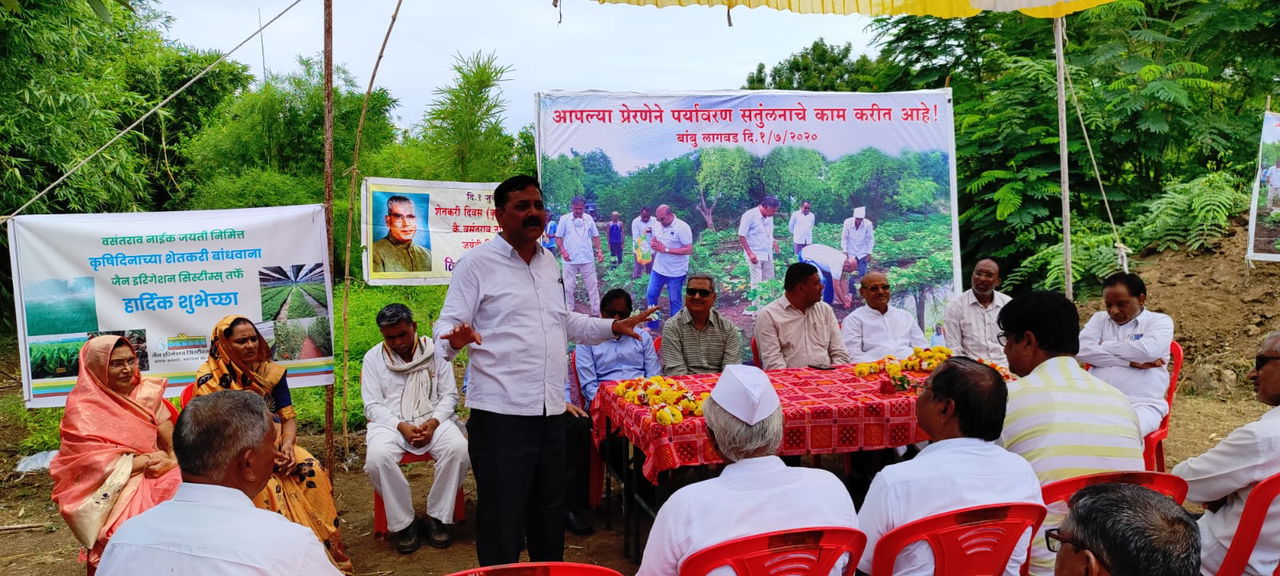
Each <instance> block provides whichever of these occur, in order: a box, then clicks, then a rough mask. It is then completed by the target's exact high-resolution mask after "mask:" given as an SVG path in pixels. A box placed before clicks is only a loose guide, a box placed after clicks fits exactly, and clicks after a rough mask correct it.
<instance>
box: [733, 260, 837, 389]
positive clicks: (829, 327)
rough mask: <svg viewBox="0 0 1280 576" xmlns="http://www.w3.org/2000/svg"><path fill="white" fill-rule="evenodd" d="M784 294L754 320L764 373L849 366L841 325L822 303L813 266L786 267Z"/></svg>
mask: <svg viewBox="0 0 1280 576" xmlns="http://www.w3.org/2000/svg"><path fill="white" fill-rule="evenodd" d="M782 289H783V291H784V293H783V294H782V296H780V297H779V298H778V299H777V300H774V301H773V302H770V303H769V304H768V305H767V306H765V307H764V308H763V309H762V310H761V311H760V316H759V317H758V318H756V336H755V338H756V348H757V349H758V350H759V353H760V358H758V360H759V362H760V364H762V366H761V367H762V368H764V369H765V370H778V369H780V368H803V367H805V366H834V365H836V364H848V363H849V353H848V352H845V350H844V344H843V343H842V342H841V341H840V324H838V323H837V322H836V313H835V311H833V310H832V309H831V305H830V304H827V303H826V302H823V301H822V280H821V279H820V278H819V274H818V268H817V267H816V266H814V265H813V264H806V263H804V262H796V263H795V264H792V265H791V266H788V267H787V275H786V277H785V278H784V279H783V282H782Z"/></svg>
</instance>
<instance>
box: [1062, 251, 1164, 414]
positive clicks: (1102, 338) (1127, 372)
mask: <svg viewBox="0 0 1280 576" xmlns="http://www.w3.org/2000/svg"><path fill="white" fill-rule="evenodd" d="M1102 286H1103V288H1102V299H1103V301H1104V302H1105V303H1106V305H1107V309H1106V310H1105V311H1100V312H1095V313H1094V314H1093V317H1091V318H1089V321H1088V322H1086V323H1085V325H1084V329H1083V330H1081V331H1080V353H1079V354H1076V359H1078V360H1079V361H1081V362H1084V363H1087V364H1089V365H1090V368H1089V373H1090V374H1093V375H1094V376H1097V377H1098V378H1101V379H1103V380H1104V381H1106V382H1107V383H1108V384H1110V385H1112V386H1115V387H1116V388H1118V389H1119V390H1120V391H1121V392H1124V395H1125V396H1127V397H1128V398H1129V403H1130V404H1131V405H1133V411H1134V412H1135V413H1136V414H1137V415H1138V427H1139V429H1140V430H1141V432H1142V435H1143V436H1146V435H1147V434H1150V433H1152V432H1153V431H1155V429H1156V428H1159V427H1160V421H1161V420H1162V419H1164V415H1165V414H1168V413H1169V403H1168V402H1167V401H1165V397H1164V396H1165V393H1166V392H1168V391H1169V369H1168V364H1169V346H1170V345H1171V344H1172V343H1173V318H1170V317H1168V316H1166V315H1164V314H1161V313H1159V312H1152V311H1150V310H1147V309H1146V302H1147V285H1146V283H1144V282H1143V281H1142V278H1139V277H1138V275H1137V274H1129V273H1124V272H1117V273H1115V274H1112V275H1111V276H1108V277H1107V279H1106V280H1104V281H1103V283H1102Z"/></svg>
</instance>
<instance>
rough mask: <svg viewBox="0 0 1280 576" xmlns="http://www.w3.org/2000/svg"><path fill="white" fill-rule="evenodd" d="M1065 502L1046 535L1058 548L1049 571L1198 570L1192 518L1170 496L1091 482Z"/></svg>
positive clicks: (1146, 575) (1135, 574) (1096, 574)
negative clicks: (1056, 522)
mask: <svg viewBox="0 0 1280 576" xmlns="http://www.w3.org/2000/svg"><path fill="white" fill-rule="evenodd" d="M1070 506H1071V512H1070V513H1069V514H1067V518H1066V519H1065V520H1063V522H1062V526H1061V527H1059V528H1058V529H1056V530H1050V531H1049V534H1048V536H1049V540H1048V542H1049V546H1050V548H1051V550H1055V551H1057V558H1056V564H1055V565H1054V574H1057V575H1059V576H1109V575H1111V574H1115V575H1121V574H1123V575H1132V576H1196V574H1199V573H1200V542H1199V538H1198V536H1197V535H1196V524H1195V521H1194V520H1193V519H1192V518H1191V515H1190V514H1188V513H1187V511H1186V510H1184V509H1183V508H1182V507H1181V506H1179V505H1178V503H1177V502H1174V501H1173V499H1172V498H1170V497H1168V496H1165V495H1164V494H1161V493H1159V492H1156V491H1154V490H1151V489H1148V488H1145V487H1142V486H1138V485H1136V484H1119V483H1116V484H1096V485H1094V486H1086V487H1084V488H1081V489H1080V491H1078V492H1076V493H1075V494H1072V495H1071V500H1070ZM1206 574H1212V572H1207V573H1206ZM1268 574H1270V572H1268Z"/></svg>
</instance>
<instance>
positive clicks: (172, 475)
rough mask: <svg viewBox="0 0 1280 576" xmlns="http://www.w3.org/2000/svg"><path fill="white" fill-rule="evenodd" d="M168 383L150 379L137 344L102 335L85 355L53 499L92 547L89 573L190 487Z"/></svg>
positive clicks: (54, 468)
mask: <svg viewBox="0 0 1280 576" xmlns="http://www.w3.org/2000/svg"><path fill="white" fill-rule="evenodd" d="M166 384H167V380H165V379H164V378H149V377H148V378H143V377H142V374H141V373H140V372H139V371H138V356H137V354H136V353H135V352H134V349H133V345H132V344H130V343H129V340H127V339H125V338H123V337H121V336H98V337H96V338H93V339H92V340H89V341H88V342H86V343H85V345H84V347H82V348H80V371H79V374H78V375H77V377H76V385H75V388H72V390H71V393H70V394H68V395H67V411H66V413H65V414H64V415H63V416H62V425H61V436H62V445H61V447H60V450H59V452H58V455H57V456H56V457H54V459H53V462H52V463H51V464H50V465H49V472H50V474H51V475H52V476H53V500H54V502H56V503H57V505H58V512H59V513H61V514H62V518H63V519H64V520H66V522H67V525H68V526H70V527H71V532H72V533H73V534H74V535H75V537H76V540H79V541H80V544H81V545H83V546H84V549H82V550H81V551H80V560H81V561H82V562H84V563H85V564H87V566H88V572H89V574H93V573H94V571H95V570H96V569H97V566H98V560H99V559H101V558H102V551H103V550H104V549H105V548H106V547H107V539H109V538H110V537H111V535H112V534H113V533H114V532H115V531H116V528H119V527H120V524H121V523H123V522H124V521H125V520H128V519H129V518H132V517H134V516H136V515H138V514H141V513H142V512H143V511H144V510H146V509H148V508H151V507H152V506H155V505H156V504H159V503H161V502H163V501H165V500H168V499H170V498H172V497H173V493H174V492H176V491H177V490H178V485H179V484H181V483H182V476H181V474H180V473H179V471H178V461H177V459H175V458H174V456H173V422H174V421H175V420H176V416H177V411H176V410H175V409H174V408H173V405H171V404H169V403H168V402H166V401H165V399H164V389H165V385H166Z"/></svg>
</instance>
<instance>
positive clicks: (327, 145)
mask: <svg viewBox="0 0 1280 576" xmlns="http://www.w3.org/2000/svg"><path fill="white" fill-rule="evenodd" d="M324 232H325V238H326V239H327V240H328V250H329V254H330V255H332V254H333V0H324ZM324 465H325V468H326V469H328V470H329V475H330V476H332V475H333V465H334V457H333V384H330V385H329V386H326V387H325V389H324Z"/></svg>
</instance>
